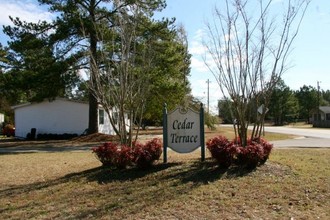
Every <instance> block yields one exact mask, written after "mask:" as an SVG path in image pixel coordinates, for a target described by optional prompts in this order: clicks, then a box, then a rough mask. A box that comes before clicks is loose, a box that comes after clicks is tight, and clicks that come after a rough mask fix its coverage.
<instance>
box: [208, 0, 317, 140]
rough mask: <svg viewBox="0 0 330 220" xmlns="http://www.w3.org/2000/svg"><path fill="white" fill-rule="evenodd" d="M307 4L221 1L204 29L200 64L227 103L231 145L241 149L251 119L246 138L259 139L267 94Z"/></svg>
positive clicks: (306, 1)
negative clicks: (233, 142) (234, 143)
mask: <svg viewBox="0 0 330 220" xmlns="http://www.w3.org/2000/svg"><path fill="white" fill-rule="evenodd" d="M309 2H310V1H309V0H285V1H282V2H279V1H275V0H267V1H265V0H258V1H250V0H226V1H225V3H224V7H222V8H217V7H216V8H215V10H214V17H213V21H212V23H207V25H206V27H207V35H206V37H205V38H204V39H203V44H204V46H205V48H206V51H207V52H206V55H205V56H204V62H205V64H206V66H207V67H208V69H209V70H210V71H211V72H212V74H213V75H214V77H215V79H216V81H217V83H218V84H219V87H220V90H221V92H222V94H223V95H224V96H225V98H228V99H229V100H231V102H232V105H231V106H232V109H231V110H232V116H233V117H234V119H235V122H236V123H234V129H235V134H236V139H237V137H239V138H240V140H241V144H242V146H246V145H247V139H248V138H249V137H248V135H247V129H248V126H249V124H250V123H251V121H252V120H251V119H252V118H254V127H253V131H252V134H251V137H250V138H251V139H257V140H259V139H260V136H261V130H262V127H263V125H264V119H265V115H266V113H267V106H268V104H269V100H270V96H271V93H272V91H273V89H274V87H275V86H276V84H277V82H278V81H279V79H280V77H281V76H282V74H283V73H284V72H285V71H286V70H287V69H288V64H287V61H288V57H289V54H290V51H291V50H292V44H293V41H294V39H295V38H296V36H297V34H298V30H299V27H300V25H301V23H302V19H303V17H304V14H305V12H306V9H307V7H308V5H309ZM276 7H277V10H274V8H276ZM278 8H280V9H281V13H277V12H278ZM257 109H258V110H259V112H258V111H257Z"/></svg>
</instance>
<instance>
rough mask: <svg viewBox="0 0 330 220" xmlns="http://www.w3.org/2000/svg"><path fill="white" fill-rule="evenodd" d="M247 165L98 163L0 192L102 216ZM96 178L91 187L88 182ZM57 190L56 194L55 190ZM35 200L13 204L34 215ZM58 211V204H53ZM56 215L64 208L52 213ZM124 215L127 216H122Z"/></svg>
mask: <svg viewBox="0 0 330 220" xmlns="http://www.w3.org/2000/svg"><path fill="white" fill-rule="evenodd" d="M250 172H251V170H244V169H239V168H235V167H233V168H229V169H222V168H219V167H218V166H217V164H216V163H215V162H213V161H212V160H211V159H207V160H206V161H205V162H200V161H199V160H189V161H184V162H176V163H168V164H161V163H159V164H156V165H154V166H153V167H151V168H150V169H147V170H140V169H137V168H129V169H124V170H120V169H111V168H107V167H97V168H93V169H89V170H85V171H82V172H78V173H72V174H68V175H66V176H64V177H61V178H58V179H55V180H49V181H46V182H40V183H34V184H28V185H22V186H15V187H11V188H8V189H3V190H0V198H5V200H8V199H11V198H13V197H14V198H16V199H20V198H22V197H23V198H24V196H25V195H26V194H29V195H31V194H32V195H34V196H33V198H35V199H36V200H37V201H38V205H39V206H40V207H41V208H40V210H42V207H43V206H46V204H48V203H50V202H51V203H52V204H54V205H55V206H58V207H60V206H61V204H75V203H76V202H77V201H76V198H79V201H80V202H81V203H80V204H79V203H78V204H76V207H75V208H76V211H72V210H74V209H71V211H67V213H63V216H65V215H67V214H69V215H70V216H71V217H73V218H74V219H83V218H89V217H90V216H93V217H96V218H102V217H104V216H107V215H109V214H111V213H113V212H119V213H132V214H134V213H139V212H141V210H143V209H144V208H145V207H158V206H161V205H162V204H163V203H164V202H167V201H169V200H172V199H173V198H175V199H179V200H180V198H181V197H182V198H183V199H185V198H186V197H185V195H187V194H189V193H190V192H191V191H193V190H194V189H196V188H198V187H200V186H202V185H205V184H209V183H212V182H215V181H217V180H219V179H224V178H236V177H241V176H245V175H248V174H249V173H250ZM93 182H94V183H97V184H98V185H99V186H97V185H94V184H93V185H94V188H93V190H91V188H90V186H89V184H90V183H93ZM54 191H55V192H56V195H55V196H52V195H53V192H54ZM88 201H94V203H95V204H94V205H93V206H87V207H85V206H84V204H85V203H86V202H88ZM35 205H36V204H35V202H33V201H31V200H25V201H24V202H22V203H20V204H18V205H17V206H16V209H20V210H22V212H24V213H25V214H27V216H28V217H29V215H31V216H30V217H31V218H32V217H33V215H38V214H40V213H31V212H30V211H29V210H30V209H32V207H34V206H35ZM11 211H12V210H11V208H10V207H7V208H6V207H3V208H0V213H6V214H8V215H10V213H11ZM54 212H55V213H56V209H55V210H54ZM56 215H59V216H58V217H60V216H61V215H62V214H59V213H56ZM124 217H128V216H125V215H124Z"/></svg>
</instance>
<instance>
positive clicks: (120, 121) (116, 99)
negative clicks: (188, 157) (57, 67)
mask: <svg viewBox="0 0 330 220" xmlns="http://www.w3.org/2000/svg"><path fill="white" fill-rule="evenodd" d="M119 2H120V1H118V4H119ZM116 3H117V1H114V4H116ZM140 13H142V12H141V8H139V7H138V6H136V5H135V6H132V5H131V6H129V7H125V8H121V9H120V13H118V16H116V18H115V19H114V20H113V24H112V25H111V26H109V25H108V24H106V25H104V26H103V27H102V25H100V26H98V28H104V30H101V31H98V33H100V34H99V36H98V38H99V39H101V40H100V43H99V46H98V47H99V54H98V59H99V62H100V63H98V64H96V63H95V64H94V65H92V66H94V67H95V68H96V67H98V68H97V70H95V71H97V72H98V74H96V75H95V79H94V80H93V81H90V82H89V87H90V89H91V90H92V91H93V95H94V96H95V97H96V98H97V100H98V102H99V104H100V105H101V106H102V107H103V108H104V110H105V112H106V113H107V115H108V117H109V119H110V123H111V125H112V127H113V128H114V131H115V133H116V134H117V135H118V136H119V138H120V142H121V143H122V144H128V145H132V141H133V122H135V123H136V122H137V124H138V125H139V124H141V121H140V123H139V122H138V119H139V120H141V119H142V113H143V109H144V107H145V102H146V100H145V97H146V95H145V94H146V92H147V90H148V86H147V84H148V80H147V76H146V74H145V73H147V72H148V71H143V69H144V68H148V63H149V62H148V61H147V60H145V63H144V65H143V66H139V68H136V67H135V59H136V42H137V34H136V29H137V25H138V22H139V19H138V18H137V17H138V16H139V14H140ZM92 62H95V61H92ZM127 119H129V120H127ZM138 127H140V126H138ZM136 135H138V134H136ZM136 138H137V136H136V137H135V139H136Z"/></svg>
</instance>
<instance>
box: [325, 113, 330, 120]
mask: <svg viewBox="0 0 330 220" xmlns="http://www.w3.org/2000/svg"><path fill="white" fill-rule="evenodd" d="M326 120H327V121H330V113H327V114H326Z"/></svg>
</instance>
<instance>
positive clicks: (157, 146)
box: [92, 138, 162, 168]
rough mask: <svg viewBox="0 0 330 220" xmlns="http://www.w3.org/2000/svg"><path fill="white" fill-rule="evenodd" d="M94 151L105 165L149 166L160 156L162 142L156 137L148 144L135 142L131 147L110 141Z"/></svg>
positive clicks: (120, 166) (94, 148) (119, 166)
mask: <svg viewBox="0 0 330 220" xmlns="http://www.w3.org/2000/svg"><path fill="white" fill-rule="evenodd" d="M92 151H93V153H94V154H95V155H96V157H97V159H98V160H99V161H100V162H101V163H102V164H103V165H104V166H113V167H116V168H126V167H127V166H131V165H136V166H137V167H139V168H147V167H150V166H151V165H152V164H153V163H154V161H156V160H158V159H159V158H160V156H161V154H162V143H161V141H160V139H157V138H155V139H153V140H151V141H148V142H147V143H146V144H141V143H138V142H135V143H134V144H133V147H132V148H131V147H128V146H126V145H120V144H118V143H112V142H109V143H104V144H103V145H101V146H97V147H93V148H92Z"/></svg>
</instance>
